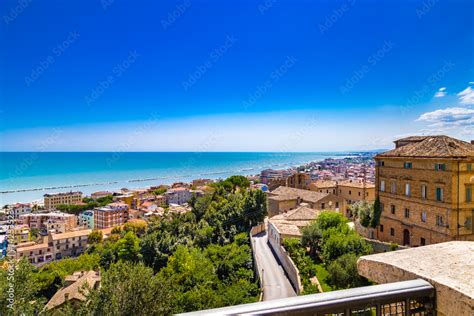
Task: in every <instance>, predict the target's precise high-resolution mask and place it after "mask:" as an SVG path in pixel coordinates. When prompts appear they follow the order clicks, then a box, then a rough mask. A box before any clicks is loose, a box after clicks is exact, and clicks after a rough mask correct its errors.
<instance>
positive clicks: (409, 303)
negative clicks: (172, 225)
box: [182, 279, 435, 316]
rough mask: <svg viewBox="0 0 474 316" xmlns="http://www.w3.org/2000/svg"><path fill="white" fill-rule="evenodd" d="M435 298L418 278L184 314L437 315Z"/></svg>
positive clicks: (426, 284) (431, 289) (433, 290)
mask: <svg viewBox="0 0 474 316" xmlns="http://www.w3.org/2000/svg"><path fill="white" fill-rule="evenodd" d="M434 298H435V289H434V287H433V286H432V285H431V284H430V283H428V282H426V281H425V280H422V279H417V280H411V281H403V282H396V283H387V284H381V285H373V286H365V287H359V288H354V289H349V290H341V291H333V292H326V293H320V294H311V295H305V296H297V297H290V298H285V299H279V300H273V301H264V302H259V303H252V304H243V305H237V306H230V307H223V308H217V309H210V310H204V311H197V312H192V313H187V314H182V315H338V316H339V315H341V316H342V315H434V313H435V312H434V310H435V299H434Z"/></svg>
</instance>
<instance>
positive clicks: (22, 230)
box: [7, 224, 30, 245]
mask: <svg viewBox="0 0 474 316" xmlns="http://www.w3.org/2000/svg"><path fill="white" fill-rule="evenodd" d="M7 234H8V241H9V242H11V243H13V244H14V245H17V244H20V243H24V242H27V241H29V240H30V227H29V226H28V225H25V224H20V225H15V226H13V228H9V229H8V231H7Z"/></svg>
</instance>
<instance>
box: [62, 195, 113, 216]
mask: <svg viewBox="0 0 474 316" xmlns="http://www.w3.org/2000/svg"><path fill="white" fill-rule="evenodd" d="M82 202H83V203H84V204H61V205H58V206H56V209H57V210H58V211H62V212H65V213H70V214H74V215H79V213H81V212H83V211H85V210H92V209H94V208H96V207H100V206H105V205H107V204H110V203H112V202H113V197H112V195H107V196H104V197H100V198H97V199H96V200H94V199H92V198H89V197H85V198H84V199H82Z"/></svg>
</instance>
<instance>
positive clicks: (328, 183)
mask: <svg viewBox="0 0 474 316" xmlns="http://www.w3.org/2000/svg"><path fill="white" fill-rule="evenodd" d="M336 184H337V182H336V181H334V180H316V181H314V182H311V183H310V184H309V186H311V187H315V188H318V189H323V188H324V189H326V188H334V187H336Z"/></svg>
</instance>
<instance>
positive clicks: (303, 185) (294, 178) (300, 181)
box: [286, 172, 311, 190]
mask: <svg viewBox="0 0 474 316" xmlns="http://www.w3.org/2000/svg"><path fill="white" fill-rule="evenodd" d="M310 183H311V178H310V177H309V175H307V174H306V173H304V172H296V173H294V174H292V175H291V176H289V177H288V178H286V186H287V187H290V188H296V189H305V190H306V189H307V188H308V185H309V184H310Z"/></svg>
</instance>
